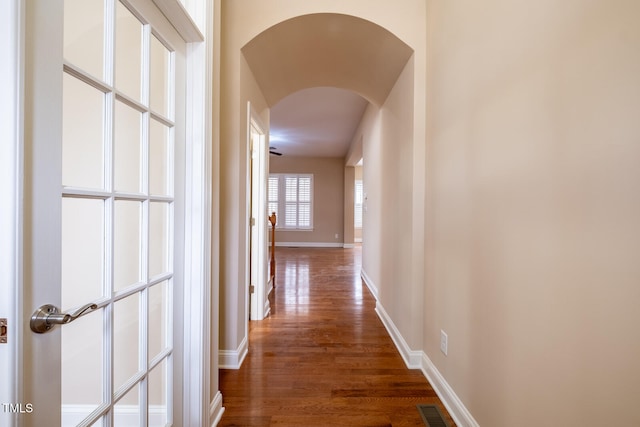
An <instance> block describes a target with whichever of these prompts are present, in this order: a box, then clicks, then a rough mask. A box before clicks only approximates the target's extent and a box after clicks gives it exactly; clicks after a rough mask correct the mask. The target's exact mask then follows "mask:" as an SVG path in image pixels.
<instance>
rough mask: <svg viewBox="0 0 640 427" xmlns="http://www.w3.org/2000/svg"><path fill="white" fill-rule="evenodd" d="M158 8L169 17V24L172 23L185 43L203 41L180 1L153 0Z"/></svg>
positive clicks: (200, 33)
mask: <svg viewBox="0 0 640 427" xmlns="http://www.w3.org/2000/svg"><path fill="white" fill-rule="evenodd" d="M153 2H154V3H155V4H156V6H157V7H158V9H160V10H161V11H162V13H163V14H164V15H165V16H167V17H169V16H170V17H171V19H169V18H167V19H169V20H170V21H171V25H173V26H174V27H175V29H176V31H178V34H180V36H181V37H182V38H183V39H184V41H186V42H187V43H193V42H195V43H197V42H203V41H204V36H203V35H202V32H200V29H199V28H198V26H197V25H196V23H195V22H193V19H192V18H191V16H190V15H189V12H187V10H186V9H185V8H184V6H183V5H182V3H181V2H180V1H178V0H153Z"/></svg>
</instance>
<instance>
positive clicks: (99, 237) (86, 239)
mask: <svg viewBox="0 0 640 427" xmlns="http://www.w3.org/2000/svg"><path fill="white" fill-rule="evenodd" d="M61 255H62V308H63V309H70V308H73V307H79V306H81V305H84V304H86V303H87V302H89V301H94V300H97V299H98V298H100V297H101V296H102V295H103V288H104V281H103V277H104V201H103V200H100V199H82V198H72V197H65V198H63V199H62V253H61Z"/></svg>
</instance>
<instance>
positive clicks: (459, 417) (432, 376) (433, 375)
mask: <svg viewBox="0 0 640 427" xmlns="http://www.w3.org/2000/svg"><path fill="white" fill-rule="evenodd" d="M420 365H421V366H420V370H421V371H422V373H423V374H424V376H425V377H427V380H428V381H429V383H430V384H431V387H433V389H434V390H435V392H436V394H437V395H438V397H439V398H440V400H441V401H442V403H443V404H444V406H445V407H446V408H447V411H449V415H451V418H453V420H454V421H455V423H456V425H457V426H459V427H480V424H478V422H477V421H476V420H475V419H474V418H473V416H472V415H471V412H469V410H468V409H467V408H466V406H464V403H462V401H461V400H460V398H459V397H458V396H457V395H456V393H455V392H454V391H453V389H452V388H451V386H450V385H449V383H447V381H446V380H445V379H444V377H443V376H442V374H441V373H440V371H438V369H437V368H436V366H435V365H434V364H433V362H431V359H429V357H428V356H427V355H426V354H425V353H424V352H422V359H421V364H420Z"/></svg>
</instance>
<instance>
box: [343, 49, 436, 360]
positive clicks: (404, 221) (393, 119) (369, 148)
mask: <svg viewBox="0 0 640 427" xmlns="http://www.w3.org/2000/svg"><path fill="white" fill-rule="evenodd" d="M414 67H415V61H414V59H413V58H412V59H411V60H410V61H409V63H408V64H407V66H406V67H405V69H404V71H403V72H402V73H401V75H400V77H399V78H398V81H397V82H396V85H395V86H394V88H393V89H392V91H391V93H390V94H389V97H388V98H387V100H386V102H385V103H384V105H383V106H382V107H381V108H380V109H378V108H376V107H375V106H373V105H370V106H369V108H368V109H367V111H366V112H365V115H364V117H363V121H362V123H361V126H360V128H359V129H358V131H357V132H356V134H355V136H354V141H358V140H360V139H362V140H363V158H364V166H363V180H364V186H365V192H366V194H367V198H366V201H365V213H364V227H363V233H364V234H366V241H365V242H364V244H363V251H362V252H363V258H362V269H363V271H364V273H365V276H366V278H367V281H368V283H369V285H371V286H373V287H374V288H375V289H377V293H378V297H379V304H380V305H381V306H382V307H383V308H384V310H385V311H386V312H387V313H388V315H389V317H390V318H391V319H392V321H393V322H394V324H395V326H396V327H397V328H398V329H399V331H400V333H401V334H402V336H403V337H404V339H405V340H406V341H407V343H408V344H409V346H411V347H412V348H415V349H417V348H420V345H421V339H422V338H421V337H422V304H421V302H420V301H422V280H415V279H416V277H415V275H414V271H413V269H414V266H415V264H414V259H413V258H414V256H415V255H416V253H415V252H414V245H415V244H416V240H418V241H420V242H422V241H423V240H424V237H423V236H422V235H421V234H420V233H419V232H418V233H415V232H414V231H415V230H416V227H415V226H414V225H413V221H414V212H413V207H414V200H422V199H423V196H422V195H421V191H422V190H421V189H422V185H420V182H419V181H415V177H414V175H415V172H414V168H413V158H414V150H415V147H414V145H416V144H423V142H422V141H421V140H416V139H414V130H415V129H414V119H413V107H414V87H415V86H414V78H415V72H414V69H415V68H414ZM414 141H417V142H414ZM421 167H422V166H421ZM414 182H417V183H418V185H414ZM421 220H422V221H424V219H423V218H421ZM420 255H422V256H423V253H421V254H420ZM420 265H421V264H420Z"/></svg>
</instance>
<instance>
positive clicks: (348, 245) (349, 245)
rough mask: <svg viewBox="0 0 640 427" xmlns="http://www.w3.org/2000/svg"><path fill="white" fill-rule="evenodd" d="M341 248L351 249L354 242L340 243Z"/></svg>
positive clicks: (354, 245) (353, 246)
mask: <svg viewBox="0 0 640 427" xmlns="http://www.w3.org/2000/svg"><path fill="white" fill-rule="evenodd" d="M342 247H343V248H345V249H353V248H355V247H356V244H355V243H345V244H344V245H342Z"/></svg>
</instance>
